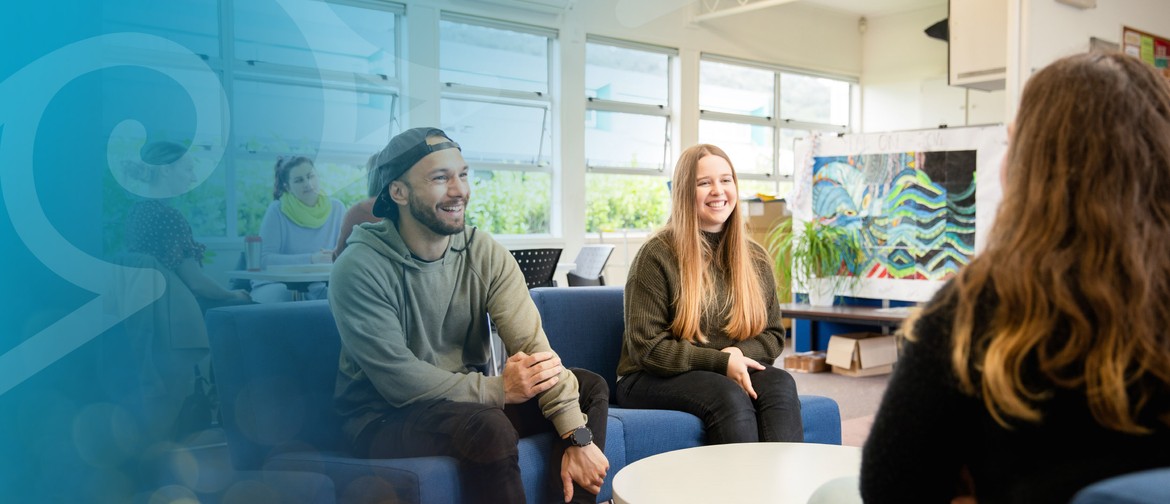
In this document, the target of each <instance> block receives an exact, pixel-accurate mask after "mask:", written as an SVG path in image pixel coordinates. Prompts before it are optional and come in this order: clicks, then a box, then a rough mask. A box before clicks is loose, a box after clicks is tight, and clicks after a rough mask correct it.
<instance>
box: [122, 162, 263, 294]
mask: <svg viewBox="0 0 1170 504" xmlns="http://www.w3.org/2000/svg"><path fill="white" fill-rule="evenodd" d="M186 152H187V148H186V147H184V146H182V145H179V144H177V143H173V142H154V143H151V144H149V145H147V146H146V147H143V149H142V160H143V161H145V163H131V164H128V165H127V166H126V167H125V171H126V175H128V176H130V177H132V178H134V179H137V180H139V181H141V182H144V183H146V184H147V185H148V186H147V193H148V194H149V195H150V196H151V197H152V199H149V200H144V201H140V202H137V203H135V204H134V206H133V207H132V208H131V209H130V214H129V216H128V217H127V219H126V249H127V251H129V252H134V253H142V254H146V255H149V256H151V257H153V258H154V259H155V260H157V261H158V262H159V264H161V265H163V266H164V267H166V268H167V269H170V270H171V271H173V272H174V273H175V274H176V275H178V277H179V278H180V279H181V280H182V281H183V284H184V285H186V286H187V288H188V289H190V290H191V293H192V294H194V295H195V297H196V298H197V299H198V300H199V302H200V305H202V306H205V307H206V306H208V305H218V304H223V302H232V301H248V300H249V299H250V298H249V296H248V293H247V291H243V290H234V291H233V290H228V289H226V288H224V287H223V286H222V285H220V284H219V282H216V281H215V280H213V279H212V278H211V277H209V276H207V274H206V273H204V271H203V252H204V250H206V249H207V247H206V246H205V245H203V244H202V243H199V242H197V241H195V237H194V236H193V235H192V233H191V224H190V223H188V222H187V219H186V218H185V217H183V214H181V213H179V211H178V210H175V209H174V208H173V207H171V206H170V205H169V204H167V203H166V201H167V199H169V198H171V197H173V196H177V195H179V194H183V193H185V192H187V190H188V189H190V188H191V185H192V184H194V183H195V173H194V168H195V167H194V165H192V163H191V160H190V159H189V158H183V154H185V153H186Z"/></svg>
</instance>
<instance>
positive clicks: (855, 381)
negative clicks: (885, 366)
mask: <svg viewBox="0 0 1170 504" xmlns="http://www.w3.org/2000/svg"><path fill="white" fill-rule="evenodd" d="M785 348H786V350H785V354H787V353H789V352H791V350H790V349H791V348H792V345H791V344H786V345H785ZM783 361H784V357H783V355H782V356H781V358H780V359H777V360H776V362H777V364H780V363H782V362H783ZM792 376H793V378H795V379H796V390H797V391H799V392H800V393H801V394H812V395H821V396H826V397H830V398H832V399H833V400H835V401H837V405H838V406H840V408H841V444H844V445H846V446H862V445H863V444H865V438H866V437H867V436H869V429H870V427H871V426H872V425H873V416H874V413H876V412H877V409H878V406H879V405H880V403H881V399H882V395H883V394H884V393H885V391H886V385H887V384H888V383H889V380H890V375H888V374H885V375H878V376H866V377H861V378H854V377H851V376H842V375H838V374H833V373H792Z"/></svg>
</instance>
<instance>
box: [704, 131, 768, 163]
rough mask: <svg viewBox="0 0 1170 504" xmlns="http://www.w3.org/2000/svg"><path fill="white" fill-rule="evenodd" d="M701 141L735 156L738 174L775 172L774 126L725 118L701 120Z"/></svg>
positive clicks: (729, 155)
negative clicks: (733, 121) (723, 119)
mask: <svg viewBox="0 0 1170 504" xmlns="http://www.w3.org/2000/svg"><path fill="white" fill-rule="evenodd" d="M699 141H700V142H702V143H709V144H714V145H715V146H717V147H719V148H721V149H723V151H724V152H726V153H727V155H728V157H730V158H731V163H732V165H733V166H735V170H736V172H737V173H757V174H763V173H772V170H773V168H774V164H775V163H774V161H773V159H772V128H771V127H769V126H754V125H751V124H742V123H732V122H723V121H699Z"/></svg>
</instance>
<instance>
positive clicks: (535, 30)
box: [435, 10, 563, 238]
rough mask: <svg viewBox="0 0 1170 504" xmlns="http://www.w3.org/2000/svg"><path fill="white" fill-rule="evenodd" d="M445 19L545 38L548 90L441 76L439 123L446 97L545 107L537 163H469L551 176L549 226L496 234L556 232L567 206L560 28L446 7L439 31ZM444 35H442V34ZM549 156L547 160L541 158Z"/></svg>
mask: <svg viewBox="0 0 1170 504" xmlns="http://www.w3.org/2000/svg"><path fill="white" fill-rule="evenodd" d="M442 22H449V23H457V24H465V25H471V26H479V27H484V28H492V29H496V30H505V31H512V32H517V33H525V34H529V35H536V36H540V37H544V38H545V44H546V48H545V54H546V60H545V69H544V75H545V82H546V84H547V91H545V92H542V91H518V90H513V89H502V88H492V87H484V86H478V85H472V84H464V83H459V82H447V81H444V80H442V78H441V77H440V78H439V81H438V85H439V110H440V113H439V116H438V117H439V124H440V125H442V124H443V117H442V114H441V110H442V108H443V107H442V102H443V101H445V100H457V101H471V102H480V103H486V104H492V105H506V106H513V107H531V108H536V109H541V110H543V111H544V119H543V121H542V124H541V137H540V138H539V139H538V142H539V143H538V144H537V145H538V147H537V152H536V159H535V162H534V163H501V162H492V161H482V160H475V159H468V160H467V165H468V168H470V169H471V170H472V171H473V172H474V171H489V172H497V171H509V172H521V173H540V174H547V175H548V176H549V180H550V184H549V188H548V195H549V208H548V220H549V228H548V229H547V230H546V231H545V232H543V233H526V234H512V233H495V232H493V233H492V234H493V235H494V236H497V237H503V238H515V237H550V236H552V235H553V234H554V230H555V229H557V228H558V224H557V223H556V221H557V219H558V218H559V217H560V215H561V213H562V212H563V209H561V208H557V205H556V201H557V198H555V197H554V196H555V195H556V194H557V189H556V185H557V183H558V180H559V178H560V173H559V171H560V169H559V167H560V160H559V158H558V156H557V153H558V150H559V149H558V138H557V133H558V132H557V130H556V122H555V117H556V113H557V111H556V99H555V98H554V96H555V93H554V89H555V85H554V84H555V83H556V82H557V80H556V79H557V76H556V75H555V71H556V68H557V64H556V61H557V60H556V58H557V48H558V46H557V44H558V43H559V37H560V31H559V30H557V29H554V28H546V27H541V26H535V25H530V24H525V23H516V22H511V21H502V20H498V19H492V18H486V17H479V16H472V15H468V14H463V13H459V12H452V11H448V10H442V11H440V12H439V24H437V25H436V27H435V28H436V33H439V32H440V31H441V26H442V24H441V23H442ZM439 36H440V37H441V35H439ZM435 63H436V65H435V66H436V69H437V70H438V71H437V72H436V75H439V74H441V72H442V65H443V53H442V51H441V50H439V51H438V53H437V60H436V62H435ZM546 142H547V145H548V146H549V152H548V153H547V156H545V153H544V147H545V145H546ZM542 159H547V161H543V162H542V161H541V160H542Z"/></svg>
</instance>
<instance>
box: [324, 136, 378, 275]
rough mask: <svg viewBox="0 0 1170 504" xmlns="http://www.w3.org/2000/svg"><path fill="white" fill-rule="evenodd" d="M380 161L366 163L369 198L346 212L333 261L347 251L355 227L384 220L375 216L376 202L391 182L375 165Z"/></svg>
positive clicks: (334, 249) (373, 159)
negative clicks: (346, 246) (379, 194)
mask: <svg viewBox="0 0 1170 504" xmlns="http://www.w3.org/2000/svg"><path fill="white" fill-rule="evenodd" d="M377 161H378V155H377V154H374V155H373V156H370V159H369V160H367V161H366V177H367V178H368V179H369V185H370V187H369V195H370V197H369V198H366V199H364V200H361V201H359V202H357V203H355V204H354V205H353V206H351V207H349V210H346V211H345V218H344V219H342V220H341V234H340V235H338V237H337V246H336V247H333V259H334V260H337V256H340V255H341V252H343V251H344V250H345V241H346V240H348V239H349V235H350V234H351V233H353V227H354V226H356V225H358V224H361V223H363V222H378V221H380V220H382V218H381V217H377V216H375V215H374V201H376V200H377V199H378V193H379V192H381V191H382V188H383V187H386V186H387V185H388V184H389V183H390V181H389V180H385V178H386V174H387V173H389V172H388V171H386V170H378V167H377V166H375V163H377Z"/></svg>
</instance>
